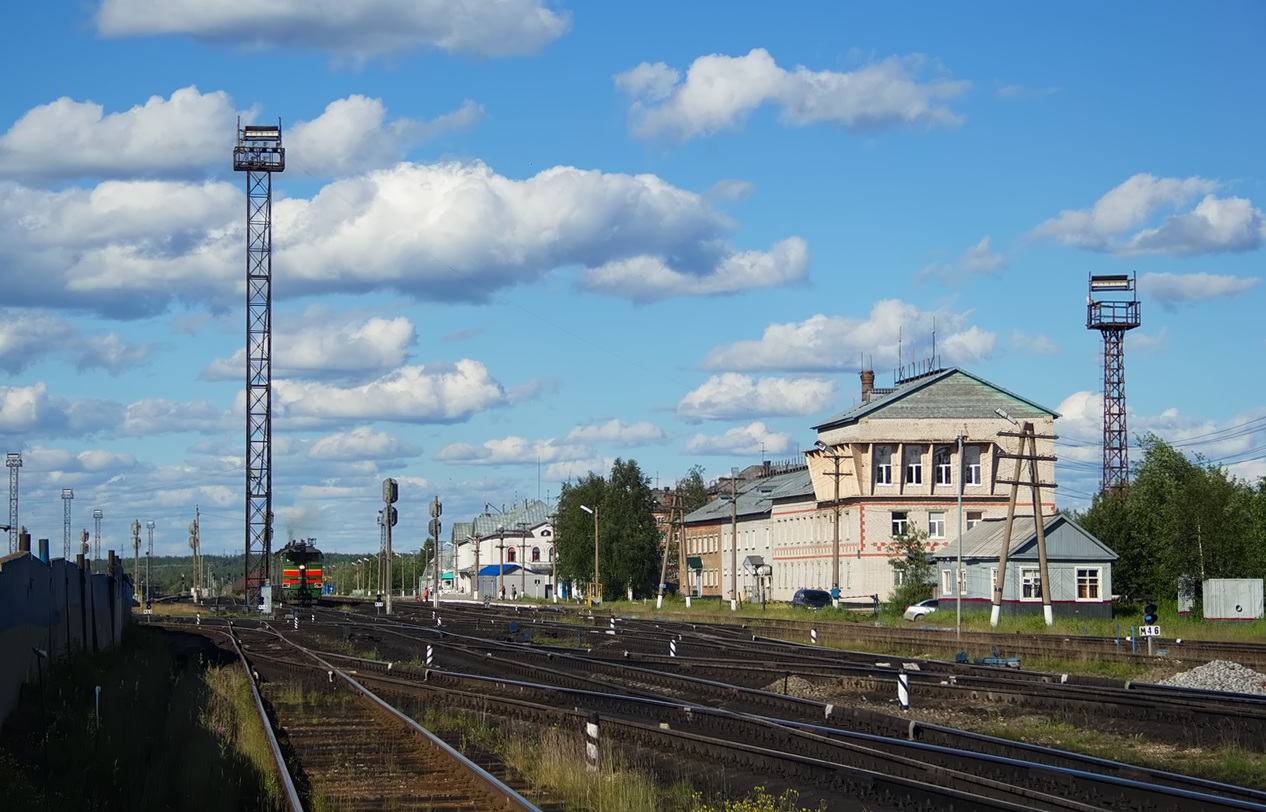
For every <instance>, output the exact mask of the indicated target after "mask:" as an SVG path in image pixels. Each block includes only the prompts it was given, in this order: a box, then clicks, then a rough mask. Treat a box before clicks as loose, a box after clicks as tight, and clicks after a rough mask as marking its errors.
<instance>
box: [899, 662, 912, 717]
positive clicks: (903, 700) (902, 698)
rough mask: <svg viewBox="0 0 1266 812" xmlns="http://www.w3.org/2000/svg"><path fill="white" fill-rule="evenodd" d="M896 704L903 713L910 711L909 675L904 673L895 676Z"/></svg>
mask: <svg viewBox="0 0 1266 812" xmlns="http://www.w3.org/2000/svg"><path fill="white" fill-rule="evenodd" d="M897 703H898V704H900V705H901V709H902V710H903V711H904V710H910V675H909V674H907V673H906V672H904V671H902V672H901V673H899V674H897Z"/></svg>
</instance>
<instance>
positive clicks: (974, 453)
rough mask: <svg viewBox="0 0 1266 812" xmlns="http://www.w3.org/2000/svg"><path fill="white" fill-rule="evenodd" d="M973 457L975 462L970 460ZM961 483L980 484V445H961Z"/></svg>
mask: <svg viewBox="0 0 1266 812" xmlns="http://www.w3.org/2000/svg"><path fill="white" fill-rule="evenodd" d="M973 459H974V460H975V462H970V460H973ZM963 484H964V485H979V484H980V446H978V445H965V446H963Z"/></svg>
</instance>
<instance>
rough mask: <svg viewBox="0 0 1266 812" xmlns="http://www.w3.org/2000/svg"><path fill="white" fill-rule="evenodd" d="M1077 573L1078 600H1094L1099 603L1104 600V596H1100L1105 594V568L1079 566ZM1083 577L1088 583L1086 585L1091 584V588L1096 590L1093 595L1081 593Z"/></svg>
mask: <svg viewBox="0 0 1266 812" xmlns="http://www.w3.org/2000/svg"><path fill="white" fill-rule="evenodd" d="M1076 573H1077V575H1076V577H1077V598H1076V600H1079V601H1087V602H1093V603H1099V602H1100V601H1102V600H1103V598H1102V597H1100V596H1101V595H1102V594H1103V570H1102V568H1100V567H1078V568H1077V570H1076ZM1083 579H1084V582H1085V583H1086V585H1087V586H1089V587H1091V589H1093V591H1094V593H1095V594H1094V595H1093V596H1087V597H1082V594H1081V587H1082V583H1083Z"/></svg>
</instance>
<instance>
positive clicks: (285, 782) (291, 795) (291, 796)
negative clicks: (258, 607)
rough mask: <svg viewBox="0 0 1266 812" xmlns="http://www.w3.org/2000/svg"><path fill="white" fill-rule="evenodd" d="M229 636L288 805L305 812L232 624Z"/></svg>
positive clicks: (229, 628) (292, 810) (292, 808)
mask: <svg viewBox="0 0 1266 812" xmlns="http://www.w3.org/2000/svg"><path fill="white" fill-rule="evenodd" d="M227 636H228V638H229V640H230V641H232V643H233V648H234V649H235V650H236V651H237V656H238V659H239V660H241V663H242V668H243V669H245V671H246V681H247V682H248V683H250V686H251V698H252V699H253V700H254V701H255V712H256V713H258V714H259V721H260V724H262V725H263V726H264V736H265V738H267V739H268V749H269V752H271V753H272V756H273V763H274V764H275V765H276V766H277V773H278V774H279V775H280V777H281V783H282V789H283V791H284V793H285V796H286V803H288V804H289V805H290V809H291V812H304V810H303V802H302V801H301V800H300V799H299V790H298V789H297V788H296V787H295V782H294V778H292V777H291V775H290V768H289V767H288V766H287V765H286V757H285V756H284V755H283V754H282V752H281V744H280V743H279V742H278V741H277V734H276V733H275V732H274V731H273V724H272V720H271V719H270V718H269V717H268V711H267V710H265V709H264V700H263V699H262V698H261V697H260V695H259V688H258V687H257V686H256V685H255V676H254V674H253V673H251V665H250V663H249V662H248V661H247V659H246V653H245V652H243V651H242V646H241V645H240V643H239V642H238V639H237V635H236V634H235V633H234V629H233V624H232V623H231V622H230V623H229V624H228V632H227Z"/></svg>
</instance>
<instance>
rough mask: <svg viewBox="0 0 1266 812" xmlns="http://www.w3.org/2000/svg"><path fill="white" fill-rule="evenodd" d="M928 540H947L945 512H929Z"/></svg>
mask: <svg viewBox="0 0 1266 812" xmlns="http://www.w3.org/2000/svg"><path fill="white" fill-rule="evenodd" d="M928 538H934V539H943V538H945V512H944V511H941V510H933V511H929V512H928Z"/></svg>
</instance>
